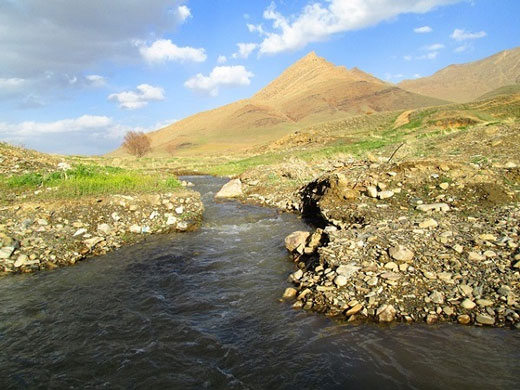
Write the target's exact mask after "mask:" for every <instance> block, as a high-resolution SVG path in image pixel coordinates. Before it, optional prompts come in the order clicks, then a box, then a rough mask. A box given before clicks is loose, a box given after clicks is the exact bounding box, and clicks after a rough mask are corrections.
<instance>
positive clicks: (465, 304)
mask: <svg viewBox="0 0 520 390" xmlns="http://www.w3.org/2000/svg"><path fill="white" fill-rule="evenodd" d="M460 305H461V306H462V307H463V308H464V309H466V310H472V309H474V308H475V306H477V304H476V303H475V302H473V301H472V300H471V299H468V298H466V299H464V300H463V301H462V303H461V304H460Z"/></svg>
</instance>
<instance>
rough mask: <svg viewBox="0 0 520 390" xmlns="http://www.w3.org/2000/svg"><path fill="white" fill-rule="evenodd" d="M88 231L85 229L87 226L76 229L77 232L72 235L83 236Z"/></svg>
mask: <svg viewBox="0 0 520 390" xmlns="http://www.w3.org/2000/svg"><path fill="white" fill-rule="evenodd" d="M86 232H87V229H85V228H81V229H78V230H76V233H74V234H73V235H72V237H77V236H82V235H83V234H85V233H86Z"/></svg>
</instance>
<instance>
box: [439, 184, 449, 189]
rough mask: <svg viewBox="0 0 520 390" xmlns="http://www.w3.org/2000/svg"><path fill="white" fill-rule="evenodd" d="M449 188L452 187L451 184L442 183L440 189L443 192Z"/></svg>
mask: <svg viewBox="0 0 520 390" xmlns="http://www.w3.org/2000/svg"><path fill="white" fill-rule="evenodd" d="M449 186H450V184H449V183H441V184H439V188H440V189H442V190H447V189H448V187H449Z"/></svg>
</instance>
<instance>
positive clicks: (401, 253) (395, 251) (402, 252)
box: [388, 245, 414, 263]
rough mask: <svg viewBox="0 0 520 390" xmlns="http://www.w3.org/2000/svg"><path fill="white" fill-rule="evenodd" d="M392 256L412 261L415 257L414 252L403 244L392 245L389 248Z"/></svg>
mask: <svg viewBox="0 0 520 390" xmlns="http://www.w3.org/2000/svg"><path fill="white" fill-rule="evenodd" d="M388 254H389V255H390V257H391V258H392V259H394V260H397V261H404V262H405V263H410V262H411V261H412V259H413V257H414V253H413V252H412V251H411V250H410V249H408V248H406V247H405V246H403V245H396V246H392V247H390V248H389V249H388Z"/></svg>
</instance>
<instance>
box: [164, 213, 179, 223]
mask: <svg viewBox="0 0 520 390" xmlns="http://www.w3.org/2000/svg"><path fill="white" fill-rule="evenodd" d="M176 223H177V218H175V217H174V216H173V215H171V214H170V215H168V219H167V220H166V225H168V226H170V225H175V224H176Z"/></svg>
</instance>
